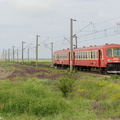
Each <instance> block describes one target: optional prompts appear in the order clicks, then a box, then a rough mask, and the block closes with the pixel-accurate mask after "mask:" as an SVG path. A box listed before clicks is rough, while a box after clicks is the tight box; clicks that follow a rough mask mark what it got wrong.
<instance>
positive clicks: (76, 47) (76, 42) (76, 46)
mask: <svg viewBox="0 0 120 120" xmlns="http://www.w3.org/2000/svg"><path fill="white" fill-rule="evenodd" d="M75 48H77V36H75Z"/></svg>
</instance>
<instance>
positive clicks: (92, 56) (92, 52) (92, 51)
mask: <svg viewBox="0 0 120 120" xmlns="http://www.w3.org/2000/svg"><path fill="white" fill-rule="evenodd" d="M93 58H94V56H93V51H91V59H93Z"/></svg>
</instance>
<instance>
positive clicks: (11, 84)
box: [0, 61, 120, 120]
mask: <svg viewBox="0 0 120 120" xmlns="http://www.w3.org/2000/svg"><path fill="white" fill-rule="evenodd" d="M45 62H46V61H45ZM45 65H46V64H45V63H43V64H42V65H41V66H38V67H31V66H28V65H24V66H22V65H18V64H15V63H7V64H5V66H6V67H7V66H8V67H9V68H11V69H12V70H14V73H13V74H12V75H11V76H10V77H8V78H6V80H0V119H1V120H98V119H100V120H112V119H115V120H117V119H120V77H119V76H117V75H112V76H111V77H97V76H94V75H84V74H82V73H79V72H78V73H75V74H76V75H77V76H78V79H77V80H75V81H74V85H72V89H70V92H69V94H67V97H64V96H63V94H62V92H61V90H60V89H59V86H60V83H59V80H61V81H62V80H66V79H68V80H69V78H70V80H71V79H72V76H71V77H69V73H68V72H67V70H66V71H64V70H59V69H54V68H48V66H45ZM73 74H74V73H73ZM63 76H68V77H67V78H66V77H64V78H63V79H62V77H63ZM58 78H59V79H58ZM61 85H62V87H63V88H64V87H65V86H66V82H62V84H61ZM64 85H65V86H64Z"/></svg>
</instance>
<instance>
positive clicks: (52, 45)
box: [51, 42, 53, 67]
mask: <svg viewBox="0 0 120 120" xmlns="http://www.w3.org/2000/svg"><path fill="white" fill-rule="evenodd" d="M51 61H52V65H51V67H53V42H51Z"/></svg>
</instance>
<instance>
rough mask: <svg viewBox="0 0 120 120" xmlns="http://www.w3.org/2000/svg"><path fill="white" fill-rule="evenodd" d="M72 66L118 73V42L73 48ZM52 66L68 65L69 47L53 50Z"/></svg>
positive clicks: (119, 60) (119, 65)
mask: <svg viewBox="0 0 120 120" xmlns="http://www.w3.org/2000/svg"><path fill="white" fill-rule="evenodd" d="M72 64H73V67H74V68H76V69H78V70H89V71H90V70H91V68H95V69H98V70H99V71H100V72H107V73H120V44H105V45H100V46H96V45H94V46H90V47H85V46H84V47H83V48H75V49H73V60H72ZM54 66H55V67H64V68H68V67H69V66H70V49H67V50H59V51H55V52H54Z"/></svg>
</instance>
